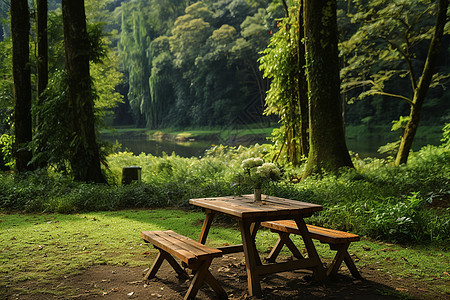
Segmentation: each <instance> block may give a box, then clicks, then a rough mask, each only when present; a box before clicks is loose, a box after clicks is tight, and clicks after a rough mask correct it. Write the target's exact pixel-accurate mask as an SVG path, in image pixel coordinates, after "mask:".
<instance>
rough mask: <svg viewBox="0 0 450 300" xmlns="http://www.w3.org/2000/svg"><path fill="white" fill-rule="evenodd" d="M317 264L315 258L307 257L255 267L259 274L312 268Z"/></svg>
mask: <svg viewBox="0 0 450 300" xmlns="http://www.w3.org/2000/svg"><path fill="white" fill-rule="evenodd" d="M316 266H317V263H316V262H315V261H314V260H312V259H309V258H307V259H299V260H292V261H286V262H281V263H276V264H269V265H261V266H256V268H255V269H256V273H257V274H258V275H267V274H273V273H281V272H287V271H293V270H298V269H311V268H314V267H316Z"/></svg>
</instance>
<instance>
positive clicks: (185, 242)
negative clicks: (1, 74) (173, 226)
mask: <svg viewBox="0 0 450 300" xmlns="http://www.w3.org/2000/svg"><path fill="white" fill-rule="evenodd" d="M141 236H142V238H143V239H144V240H145V241H146V242H148V243H152V244H153V246H154V247H155V248H156V249H158V250H159V254H158V257H157V258H156V260H155V262H154V263H153V265H152V266H151V268H150V270H149V271H148V273H147V274H146V275H145V277H144V280H148V279H150V278H153V277H155V276H156V272H158V269H159V267H160V266H161V264H162V262H163V261H164V260H167V262H169V264H170V265H171V266H172V268H173V269H174V270H175V272H177V274H178V275H179V276H180V277H182V278H188V274H187V273H186V271H185V270H184V269H183V268H182V267H181V266H180V265H179V264H178V263H177V261H176V260H175V259H174V257H176V258H178V259H180V260H181V261H182V262H183V263H185V264H186V265H187V267H189V268H190V269H192V270H193V271H194V272H195V276H194V278H193V280H192V282H191V285H190V286H189V289H188V291H187V293H186V295H185V296H184V299H194V298H195V295H196V294H197V292H198V290H199V288H200V287H201V285H202V283H203V281H206V283H208V284H209V286H210V287H211V288H212V289H213V290H214V291H215V292H216V293H217V295H218V297H219V298H220V299H228V296H227V294H226V292H225V290H224V289H223V288H222V286H221V285H220V284H219V282H218V281H217V280H216V279H215V278H214V276H213V275H212V274H211V273H210V272H209V270H208V269H209V266H210V265H211V262H212V259H213V258H214V257H219V256H222V251H220V250H218V249H215V248H210V247H207V246H205V245H203V244H200V243H199V242H196V241H194V240H192V239H190V238H188V237H185V236H182V235H180V234H178V233H176V232H174V231H172V230H166V231H143V232H141Z"/></svg>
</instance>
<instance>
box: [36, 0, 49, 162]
mask: <svg viewBox="0 0 450 300" xmlns="http://www.w3.org/2000/svg"><path fill="white" fill-rule="evenodd" d="M47 13H48V4H47V0H37V2H36V37H37V63H36V70H37V76H36V80H37V104H38V105H42V104H43V102H44V97H43V94H42V93H43V92H44V91H45V89H46V88H47V84H48V36H47ZM43 121H44V120H43V118H42V117H41V116H40V114H39V113H37V115H36V131H37V132H40V130H41V128H42V124H43ZM46 144H47V142H46V139H43V137H41V138H40V139H38V140H37V145H36V148H35V155H36V156H39V153H41V152H42V151H43V149H45V147H46ZM35 166H36V167H38V168H39V167H40V168H44V167H46V166H47V162H46V161H41V160H36V162H35Z"/></svg>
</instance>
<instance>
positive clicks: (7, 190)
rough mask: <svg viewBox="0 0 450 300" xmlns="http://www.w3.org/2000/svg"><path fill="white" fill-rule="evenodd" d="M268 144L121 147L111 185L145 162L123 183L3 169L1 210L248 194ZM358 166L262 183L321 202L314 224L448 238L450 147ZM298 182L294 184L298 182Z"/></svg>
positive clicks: (290, 173)
mask: <svg viewBox="0 0 450 300" xmlns="http://www.w3.org/2000/svg"><path fill="white" fill-rule="evenodd" d="M270 150H271V149H270V147H268V145H262V146H255V147H250V148H244V147H239V148H236V147H225V146H217V147H214V148H212V149H210V150H209V151H207V154H206V155H205V157H204V158H201V159H198V158H195V157H193V158H182V157H179V156H176V155H174V154H173V155H164V156H163V157H155V156H152V155H144V154H140V155H138V156H135V155H133V154H132V153H127V152H125V153H119V154H115V155H111V156H110V157H109V158H108V165H109V169H108V170H107V174H108V177H109V181H110V183H113V182H115V183H119V182H120V181H121V172H122V168H123V167H126V166H131V165H138V166H141V167H142V182H141V183H136V184H131V185H124V186H118V185H116V184H111V185H109V186H108V185H98V184H97V185H96V184H81V183H76V182H73V181H72V180H70V178H68V177H66V176H62V175H60V174H58V173H53V172H45V171H38V172H35V173H30V174H28V176H26V177H14V176H13V175H12V174H7V173H0V186H2V189H1V190H0V208H2V209H5V210H9V211H11V210H13V211H14V210H19V211H26V212H63V213H72V212H82V211H95V210H117V209H124V208H143V207H167V206H181V207H187V206H188V199H190V198H197V197H214V196H221V195H222V196H225V195H237V194H247V193H251V192H252V191H253V187H246V186H241V185H239V182H238V181H236V174H238V173H239V172H241V171H242V168H241V164H242V162H243V161H244V160H245V159H248V158H254V157H260V158H266V159H267V158H268V157H271V156H272V155H273V153H271V152H270ZM354 165H355V168H356V170H347V171H345V170H343V171H342V172H341V174H340V175H339V176H337V175H327V174H322V175H321V176H320V177H319V176H315V177H311V178H307V179H306V180H303V181H300V182H298V180H297V178H298V177H299V174H301V170H299V169H295V168H290V169H286V168H282V174H283V179H282V180H281V181H280V182H273V183H271V184H270V185H268V186H264V187H263V192H264V193H265V194H269V195H274V196H279V197H286V198H290V199H297V200H301V201H306V202H311V203H317V204H321V205H323V206H324V210H323V211H322V212H320V213H318V214H314V215H313V216H312V217H311V218H310V219H309V221H308V222H309V223H313V224H317V225H323V226H327V227H332V228H336V229H341V230H348V231H353V232H355V233H358V234H360V235H366V236H368V237H372V238H379V239H383V240H386V241H397V242H408V243H409V242H415V243H419V242H420V243H426V242H445V241H448V239H449V237H450V224H449V222H448V220H449V218H450V210H449V208H448V205H449V203H448V199H449V198H448V197H449V195H450V190H449V189H448V187H449V182H450V151H449V149H448V147H447V148H446V147H443V146H440V147H436V146H427V147H424V148H423V149H421V150H420V151H418V152H414V153H412V154H411V158H410V162H409V163H408V165H402V166H400V167H396V166H394V165H393V162H392V159H376V158H367V159H360V158H355V160H354ZM294 182H296V183H294Z"/></svg>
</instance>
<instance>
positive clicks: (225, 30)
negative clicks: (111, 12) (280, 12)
mask: <svg viewBox="0 0 450 300" xmlns="http://www.w3.org/2000/svg"><path fill="white" fill-rule="evenodd" d="M161 2H162V3H161ZM265 5H266V4H262V3H261V4H258V5H256V6H252V5H250V4H249V3H248V2H247V1H241V0H223V1H219V2H215V1H213V2H210V1H194V2H192V1H191V2H189V1H176V2H174V1H156V0H143V1H133V2H128V3H124V4H123V5H122V32H121V41H120V43H119V52H120V55H121V58H122V62H123V63H124V65H123V68H124V69H125V70H126V71H127V73H128V78H129V91H128V98H129V101H130V107H131V109H132V111H133V113H134V116H135V120H136V122H137V125H138V126H147V127H149V128H158V127H163V126H170V127H174V126H177V127H186V126H205V125H206V126H216V125H228V124H230V123H234V124H235V123H242V122H245V123H246V122H249V119H250V118H257V120H255V119H252V120H251V122H255V121H258V120H259V119H260V118H261V117H262V116H261V115H262V114H261V113H262V111H263V99H264V96H265V91H266V85H267V84H266V82H265V81H264V80H263V79H262V76H261V73H260V72H259V71H258V68H257V64H256V60H257V58H258V51H261V50H263V49H264V47H265V46H266V45H267V43H268V37H269V34H268V33H269V31H270V29H269V27H270V26H271V23H272V19H273V15H269V14H268V13H267V11H266V10H265V9H264V8H263V7H264V6H265ZM274 11H275V10H274ZM161 16H163V17H161ZM242 116H243V117H242ZM253 116H255V117H253Z"/></svg>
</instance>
